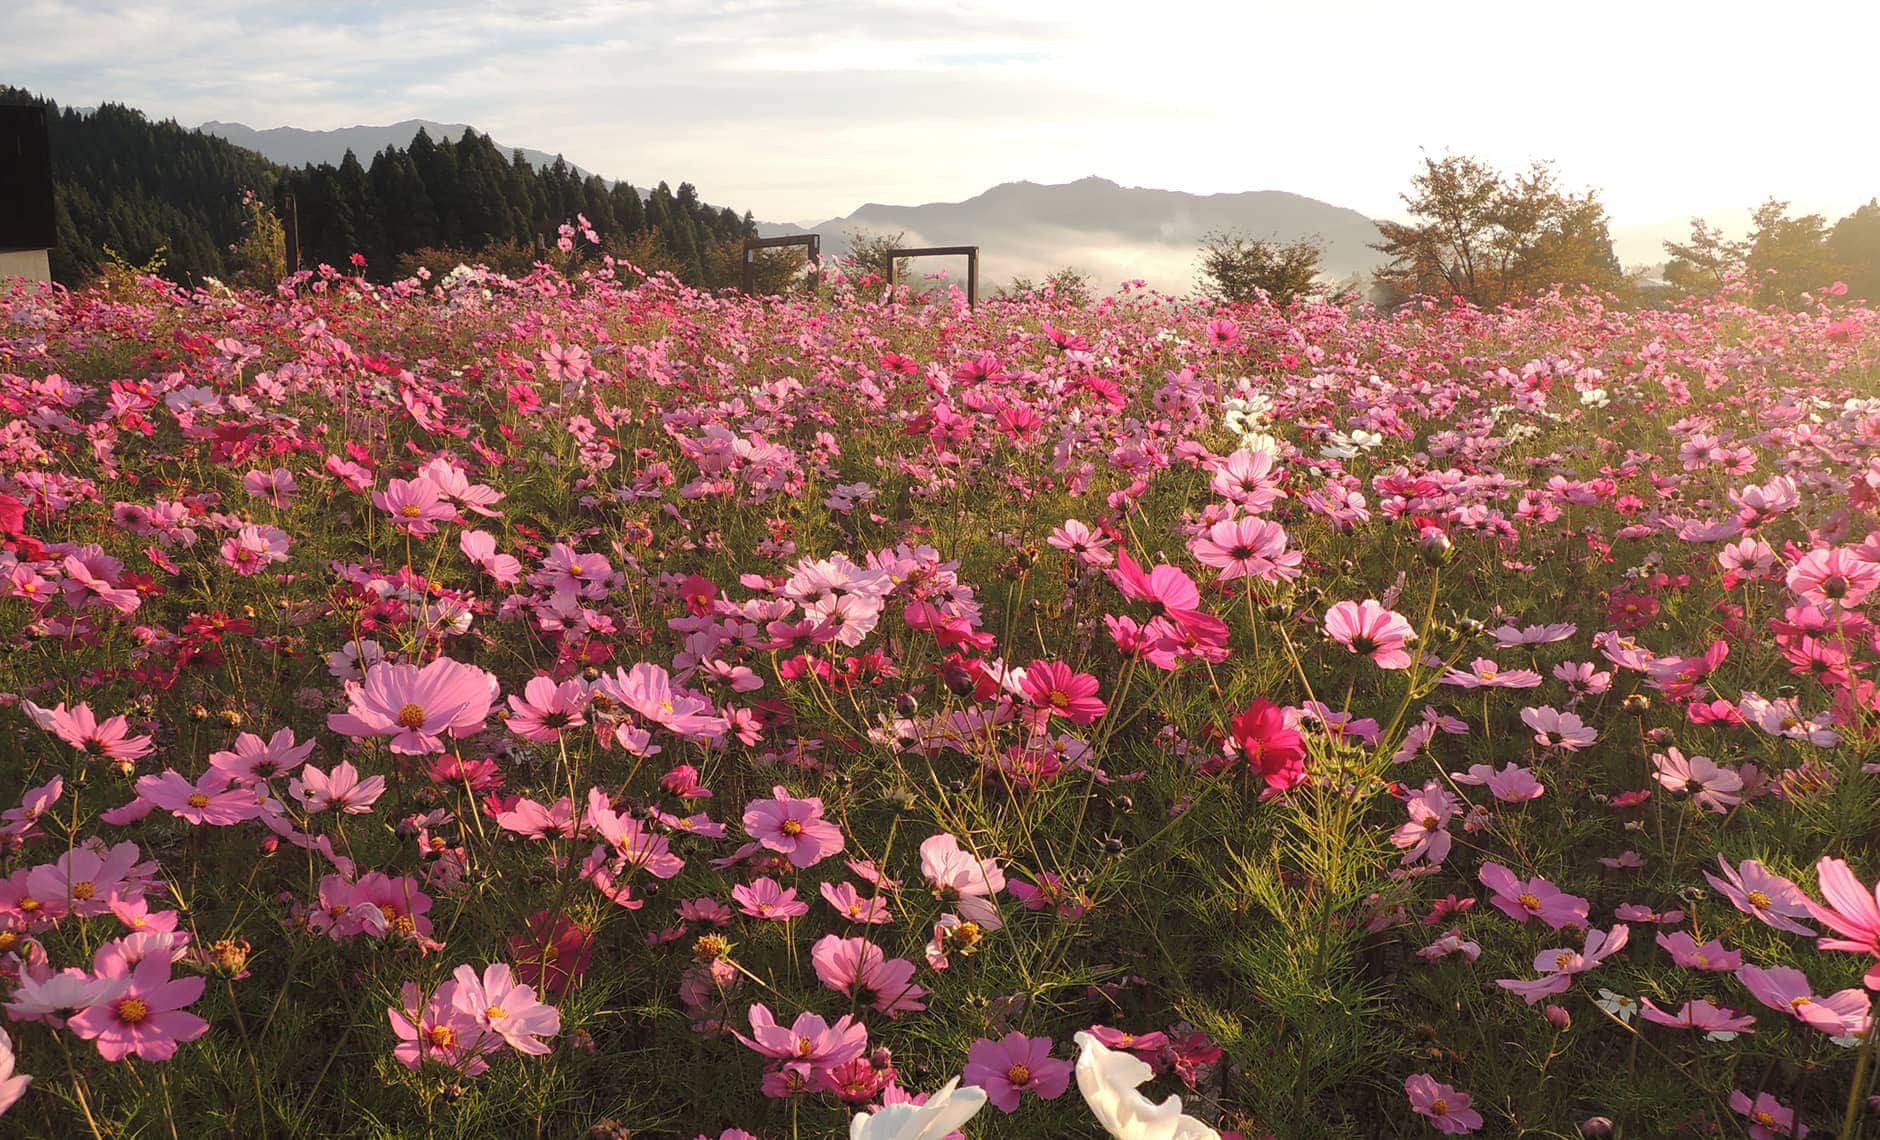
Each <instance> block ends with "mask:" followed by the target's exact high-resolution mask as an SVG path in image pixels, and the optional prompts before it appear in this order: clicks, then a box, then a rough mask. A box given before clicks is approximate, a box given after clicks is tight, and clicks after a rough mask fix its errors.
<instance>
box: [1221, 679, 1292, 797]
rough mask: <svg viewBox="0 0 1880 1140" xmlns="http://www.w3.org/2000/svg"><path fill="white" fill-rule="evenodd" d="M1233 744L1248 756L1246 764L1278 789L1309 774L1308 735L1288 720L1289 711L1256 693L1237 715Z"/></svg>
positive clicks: (1271, 786)
mask: <svg viewBox="0 0 1880 1140" xmlns="http://www.w3.org/2000/svg"><path fill="white" fill-rule="evenodd" d="M1233 736H1234V744H1235V745H1236V746H1238V748H1239V750H1240V754H1241V755H1242V756H1245V757H1246V758H1247V766H1248V768H1249V769H1250V770H1252V771H1256V772H1258V773H1259V774H1260V776H1261V778H1263V779H1264V780H1265V781H1266V786H1267V787H1269V788H1272V789H1274V790H1275V791H1285V790H1286V789H1287V788H1290V787H1293V786H1295V785H1297V784H1299V783H1301V782H1303V781H1304V780H1305V778H1306V739H1305V737H1304V736H1302V735H1301V734H1300V732H1299V730H1298V729H1297V728H1295V727H1293V725H1292V724H1291V723H1290V722H1289V721H1288V719H1287V717H1286V711H1285V710H1284V709H1282V708H1280V707H1279V706H1278V705H1276V704H1274V703H1273V702H1272V701H1269V700H1267V699H1266V698H1265V697H1255V698H1253V701H1252V703H1250V704H1249V705H1248V706H1247V707H1246V708H1245V709H1242V710H1241V712H1240V715H1239V716H1237V717H1235V718H1234V723H1233Z"/></svg>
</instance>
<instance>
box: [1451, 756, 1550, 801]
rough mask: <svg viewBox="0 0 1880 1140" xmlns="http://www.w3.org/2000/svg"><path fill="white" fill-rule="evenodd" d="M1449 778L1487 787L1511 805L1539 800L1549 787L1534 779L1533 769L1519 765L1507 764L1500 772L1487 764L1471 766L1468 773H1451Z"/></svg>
mask: <svg viewBox="0 0 1880 1140" xmlns="http://www.w3.org/2000/svg"><path fill="white" fill-rule="evenodd" d="M1449 778H1450V779H1452V780H1454V781H1455V782H1456V783H1458V784H1471V785H1477V786H1481V785H1486V786H1487V788H1488V790H1489V792H1490V793H1491V794H1493V795H1494V797H1495V798H1496V799H1498V800H1500V801H1502V802H1503V803H1510V804H1519V803H1526V802H1527V801H1528V800H1535V799H1539V798H1540V797H1541V796H1542V794H1544V793H1545V792H1546V791H1547V786H1546V785H1545V784H1543V783H1541V782H1540V781H1539V780H1537V779H1535V778H1534V772H1533V770H1532V769H1530V768H1524V767H1522V766H1521V765H1519V764H1506V765H1503V766H1502V767H1501V768H1500V769H1499V770H1497V769H1494V768H1491V767H1489V766H1488V765H1487V764H1471V765H1469V770H1468V771H1467V772H1451V773H1449Z"/></svg>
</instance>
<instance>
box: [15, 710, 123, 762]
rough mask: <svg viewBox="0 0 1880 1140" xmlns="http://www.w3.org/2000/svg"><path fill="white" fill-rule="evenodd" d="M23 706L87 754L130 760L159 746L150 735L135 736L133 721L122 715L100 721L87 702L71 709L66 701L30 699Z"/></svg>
mask: <svg viewBox="0 0 1880 1140" xmlns="http://www.w3.org/2000/svg"><path fill="white" fill-rule="evenodd" d="M20 708H21V710H22V711H24V712H25V713H26V715H27V716H28V717H29V718H31V719H32V722H33V723H34V724H37V725H38V726H39V727H40V728H43V729H45V730H46V731H47V732H50V733H52V734H53V735H54V736H56V737H58V738H59V739H60V740H63V741H65V742H66V743H67V744H69V745H71V746H72V747H73V748H76V749H78V750H79V751H80V752H83V753H84V754H86V755H87V756H99V757H103V758H104V759H107V760H115V761H117V762H118V763H120V764H130V763H132V762H134V761H137V760H140V759H142V758H143V757H145V756H148V755H149V754H150V753H151V751H152V750H153V749H154V748H155V747H156V746H155V744H154V743H153V742H152V741H151V739H150V737H148V736H132V735H131V734H130V722H129V721H128V720H126V719H124V718H123V717H121V716H114V717H111V718H109V719H107V720H105V721H103V722H102V723H100V722H99V720H98V718H97V717H96V716H94V715H93V714H92V711H91V706H90V705H87V704H81V705H79V706H78V707H77V708H74V709H70V710H68V709H66V707H65V705H64V704H59V705H56V706H54V707H53V708H50V709H42V708H40V707H39V706H38V705H35V704H34V703H33V702H31V701H21V702H20Z"/></svg>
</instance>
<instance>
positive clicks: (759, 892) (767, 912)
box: [731, 876, 809, 922]
mask: <svg viewBox="0 0 1880 1140" xmlns="http://www.w3.org/2000/svg"><path fill="white" fill-rule="evenodd" d="M731 901H732V902H734V903H737V904H738V908H739V909H740V910H742V911H743V912H744V913H745V914H748V915H750V916H751V917H752V918H767V919H771V920H772V921H776V922H784V921H787V920H789V919H792V918H801V917H803V916H804V915H806V914H808V913H809V904H808V903H806V902H804V901H803V900H801V899H799V898H797V897H796V888H795V887H785V886H784V885H783V884H781V883H779V882H777V880H775V879H772V878H769V877H768V876H766V877H765V878H762V879H757V880H754V881H753V882H751V883H748V884H744V883H740V884H739V885H737V886H735V887H732V888H731Z"/></svg>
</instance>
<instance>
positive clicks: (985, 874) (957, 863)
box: [920, 832, 1005, 930]
mask: <svg viewBox="0 0 1880 1140" xmlns="http://www.w3.org/2000/svg"><path fill="white" fill-rule="evenodd" d="M920 873H921V874H922V875H923V876H925V877H926V879H927V882H928V883H929V884H931V885H932V887H933V891H934V895H935V896H936V897H938V898H941V899H947V900H950V901H953V902H954V903H955V904H956V905H957V907H958V909H959V912H960V916H961V917H962V918H964V919H966V920H968V921H969V922H976V923H978V924H979V925H980V926H982V927H985V928H986V929H988V930H997V929H999V927H1000V926H1001V925H1002V923H1001V922H1000V919H999V908H998V906H997V905H996V904H994V903H993V901H992V896H993V895H996V894H998V893H999V892H1000V891H1002V890H1004V889H1005V872H1004V871H1003V870H1001V869H1000V868H999V864H998V862H997V861H996V860H993V859H975V858H974V857H973V856H972V855H971V854H969V853H967V852H966V851H964V850H962V849H961V848H960V841H959V840H958V839H955V838H954V837H953V836H952V835H949V834H947V833H946V832H941V833H940V834H939V835H934V836H929V837H928V838H927V839H926V840H925V841H924V842H922V843H921V845H920Z"/></svg>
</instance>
